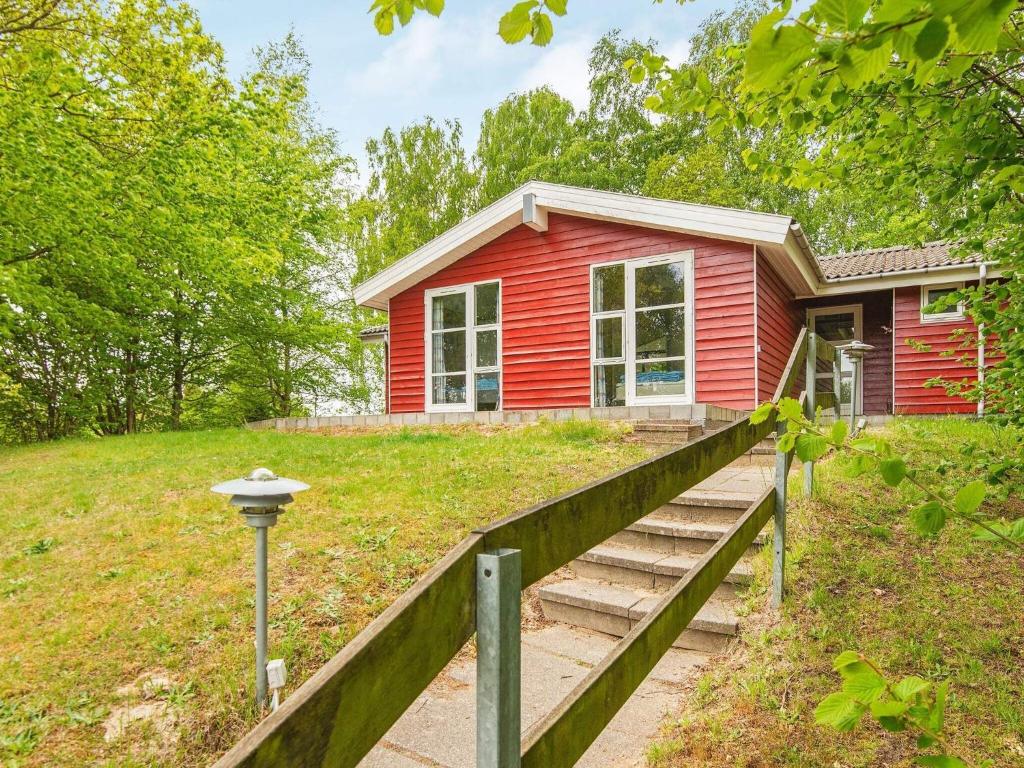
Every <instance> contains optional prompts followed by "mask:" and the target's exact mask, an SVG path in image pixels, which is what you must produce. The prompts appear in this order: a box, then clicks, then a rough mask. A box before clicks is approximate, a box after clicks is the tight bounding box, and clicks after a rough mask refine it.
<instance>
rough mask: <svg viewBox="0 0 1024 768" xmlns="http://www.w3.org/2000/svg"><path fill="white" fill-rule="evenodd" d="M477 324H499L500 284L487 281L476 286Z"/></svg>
mask: <svg viewBox="0 0 1024 768" xmlns="http://www.w3.org/2000/svg"><path fill="white" fill-rule="evenodd" d="M476 324H477V325H497V324H498V284H497V283H487V284H486V285H478V286H477V287H476Z"/></svg>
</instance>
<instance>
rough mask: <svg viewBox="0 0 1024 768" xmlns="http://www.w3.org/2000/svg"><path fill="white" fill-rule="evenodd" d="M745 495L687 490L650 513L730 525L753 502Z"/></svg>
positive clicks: (687, 521)
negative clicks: (711, 493) (714, 493)
mask: <svg viewBox="0 0 1024 768" xmlns="http://www.w3.org/2000/svg"><path fill="white" fill-rule="evenodd" d="M753 502H754V500H753V499H752V498H747V497H745V496H724V495H721V494H717V495H709V494H703V493H701V492H700V491H687V492H686V493H684V494H682V495H680V496H677V497H676V498H674V499H673V500H672V501H670V502H669V503H668V504H663V505H662V506H660V507H658V508H657V509H656V510H654V512H653V513H652V514H651V516H652V517H659V518H664V519H670V520H678V521H679V522H682V523H714V524H717V525H721V524H726V525H732V524H733V523H735V522H736V521H737V520H738V519H739V518H740V515H742V514H743V513H744V512H746V511H747V509H748V508H749V507H750V505H751V504H753Z"/></svg>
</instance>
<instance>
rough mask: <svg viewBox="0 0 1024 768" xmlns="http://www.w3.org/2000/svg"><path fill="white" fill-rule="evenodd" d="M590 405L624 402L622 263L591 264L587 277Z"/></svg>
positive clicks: (624, 282) (601, 406) (613, 404)
mask: <svg viewBox="0 0 1024 768" xmlns="http://www.w3.org/2000/svg"><path fill="white" fill-rule="evenodd" d="M591 285H592V295H591V320H590V322H591V328H590V338H591V339H592V340H593V343H592V344H591V354H592V358H591V360H592V365H591V367H592V376H593V392H594V407H596V408H607V407H610V406H615V405H625V404H626V338H625V324H626V265H625V264H609V265H607V266H601V267H594V271H593V276H592V280H591Z"/></svg>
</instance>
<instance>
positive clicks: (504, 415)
mask: <svg viewBox="0 0 1024 768" xmlns="http://www.w3.org/2000/svg"><path fill="white" fill-rule="evenodd" d="M743 415H744V412H743V411H734V410H733V409H731V408H723V407H721V406H718V405H707V404H704V403H696V404H694V405H634V406H628V407H626V406H623V407H618V408H548V409H537V410H522V411H478V412H475V413H474V412H465V413H377V414H369V415H356V416H316V417H305V418H291V419H265V420H263V421H253V422H250V423H248V424H247V425H246V427H248V428H249V429H274V430H277V431H279V432H291V431H302V430H313V429H331V428H333V427H387V426H392V427H414V426H426V425H430V424H530V423H533V422H538V421H543V420H547V421H571V420H580V421H590V420H602V421H652V420H663V421H666V420H671V421H677V420H678V421H684V420H685V421H691V422H694V424H696V425H701V424H705V423H714V424H719V423H722V422H731V421H734V420H735V419H738V418H740V417H741V416H743ZM687 434H688V435H690V434H691V432H687ZM694 434H695V433H694Z"/></svg>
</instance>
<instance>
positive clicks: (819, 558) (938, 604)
mask: <svg viewBox="0 0 1024 768" xmlns="http://www.w3.org/2000/svg"><path fill="white" fill-rule="evenodd" d="M888 432H889V436H890V437H891V438H892V439H893V441H894V442H895V444H896V445H897V446H899V448H900V449H901V450H903V451H904V452H905V454H906V455H907V457H908V463H909V464H910V465H911V466H916V467H922V468H927V469H928V470H929V471H930V473H931V476H932V478H933V479H935V480H937V481H939V482H947V483H949V485H950V487H952V488H956V487H958V486H959V485H960V484H962V483H964V482H966V481H967V479H968V478H971V477H975V476H977V472H976V471H975V470H974V469H972V465H973V464H974V463H975V462H976V461H977V460H978V459H979V457H981V456H982V455H984V454H987V455H988V456H990V457H1016V458H1017V460H1018V461H1019V460H1020V459H1022V458H1024V454H1022V435H1021V433H1020V432H1019V431H1016V430H1013V429H1010V428H999V427H993V426H992V425H989V424H984V423H974V422H966V421H962V420H954V419H946V420H930V421H923V420H906V421H898V422H896V423H894V424H893V425H892V426H890V427H889V428H888ZM842 463H843V460H842V459H832V460H829V461H826V462H824V463H822V464H821V465H820V466H819V470H818V480H819V487H818V491H817V492H816V498H815V500H814V501H811V502H808V501H807V500H804V499H801V498H800V494H799V492H798V491H796V490H795V489H796V487H797V482H796V479H795V478H794V479H793V481H792V485H793V489H792V491H793V497H794V499H795V500H794V503H793V506H792V511H791V515H790V556H789V560H788V573H787V577H788V583H787V589H788V596H787V601H786V604H785V606H784V610H783V613H782V616H781V618H780V619H777V620H770V621H769V622H768V623H765V624H763V625H762V626H760V627H754V628H752V630H751V631H748V632H747V633H746V634H745V635H744V639H743V643H742V645H741V646H740V648H738V649H737V651H736V653H734V654H733V655H732V656H730V657H729V658H728V659H727V660H726V661H725V662H723V663H722V664H720V665H717V666H716V667H713V668H712V669H711V670H710V671H709V672H708V673H707V674H706V675H705V676H704V677H703V678H702V679H701V680H700V681H699V683H698V684H697V686H696V689H695V691H694V694H693V695H692V696H691V697H690V701H689V702H688V704H687V708H686V709H685V710H684V711H683V712H682V713H680V716H679V718H678V720H677V721H676V722H675V723H674V724H673V725H672V726H671V727H670V728H668V729H667V731H666V734H665V738H664V739H663V740H662V741H661V742H660V743H658V744H656V745H654V746H653V747H652V748H651V751H650V754H649V763H650V764H651V765H653V766H658V768H668V767H669V766H693V765H701V766H744V767H748V768H753V767H754V766H801V767H803V766H806V767H807V768H810V767H811V766H835V767H836V768H845V767H846V766H868V765H871V766H875V765H877V766H909V765H911V764H912V761H913V758H914V756H915V755H916V754H918V753H917V750H916V749H915V746H914V737H913V736H910V735H908V734H905V733H904V734H889V733H885V732H884V731H882V729H881V728H880V727H878V726H877V725H876V724H874V723H873V722H871V721H870V720H869V719H868V718H865V719H864V720H863V721H862V723H861V725H860V726H858V728H857V729H856V730H855V731H853V732H852V733H850V734H840V733H838V732H836V731H834V730H831V729H828V728H824V727H820V726H817V725H815V723H814V715H813V713H814V708H815V707H816V706H817V704H818V702H820V701H821V699H822V698H824V697H825V696H826V695H827V694H828V693H831V692H832V691H834V690H837V689H838V688H839V683H840V680H839V678H838V676H837V675H836V674H835V673H834V672H833V671H832V659H833V658H834V657H835V656H837V655H838V654H839V653H840V652H841V651H843V650H846V649H854V650H859V651H861V652H863V653H865V654H867V655H868V656H869V657H870V658H872V659H874V660H876V661H878V662H879V663H880V664H881V665H882V667H883V668H884V669H885V670H886V671H887V673H888V674H889V676H890V677H898V676H902V675H906V674H918V675H921V676H922V677H925V678H927V679H930V680H935V681H939V680H942V679H945V678H949V679H950V680H951V700H950V703H949V710H948V717H947V723H946V735H947V736H948V740H949V743H950V745H951V748H952V750H953V751H954V752H956V753H957V754H959V755H961V756H962V757H964V758H965V759H967V760H968V761H969V762H970V764H972V765H984V764H988V765H993V766H1022V765H1024V706H1022V704H1021V702H1022V701H1024V675H1022V673H1021V670H1022V669H1024V608H1022V584H1024V557H1021V555H1020V554H1019V553H1017V552H1013V551H1011V550H1010V549H1009V548H1008V547H1007V546H1005V545H1002V544H991V543H987V542H980V541H976V540H974V539H973V538H972V535H971V531H970V530H968V528H967V526H965V525H964V524H961V523H958V522H955V521H954V522H952V523H950V524H948V525H947V527H946V529H944V530H943V531H942V533H941V534H940V535H939V537H938V538H937V539H923V538H922V537H921V536H920V535H919V534H918V533H917V532H916V531H915V530H914V527H913V524H912V523H911V521H910V520H909V516H908V513H907V510H908V509H909V507H910V506H911V504H912V502H913V501H914V500H916V498H917V497H916V496H915V494H914V492H913V490H912V489H911V488H909V487H906V485H904V486H900V487H899V488H898V489H892V488H887V487H884V486H881V485H880V484H879V481H876V480H875V479H874V477H873V476H865V477H863V478H860V479H856V480H853V479H849V478H848V477H847V476H846V475H845V473H844V472H843V467H842ZM940 473H941V474H940ZM1012 475H1013V473H1012V472H1011V473H1010V476H1008V477H1004V479H1005V480H1007V481H1012V479H1013V477H1012ZM1021 480H1024V478H1018V481H1021ZM994 496H995V498H994V499H993V500H992V501H991V502H989V504H988V507H987V510H986V511H989V512H993V513H995V514H1001V515H1005V516H1007V517H1010V518H1017V517H1020V516H1022V515H1024V503H1022V502H1021V498H1020V486H1019V485H1015V484H1013V483H1012V482H1010V483H1009V484H1008V485H1004V486H1002V487H1001V488H998V489H996V492H995V494H994ZM1000 497H1002V498H1000ZM760 558H761V562H760V563H759V566H760V567H759V568H758V572H759V574H760V578H761V590H762V593H763V592H764V589H765V587H766V584H767V579H766V576H767V574H768V573H769V571H770V568H769V567H768V564H769V563H770V549H766V551H765V552H763V553H762V555H761V556H760ZM762 599H764V598H763V595H762ZM986 761H990V762H986Z"/></svg>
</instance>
